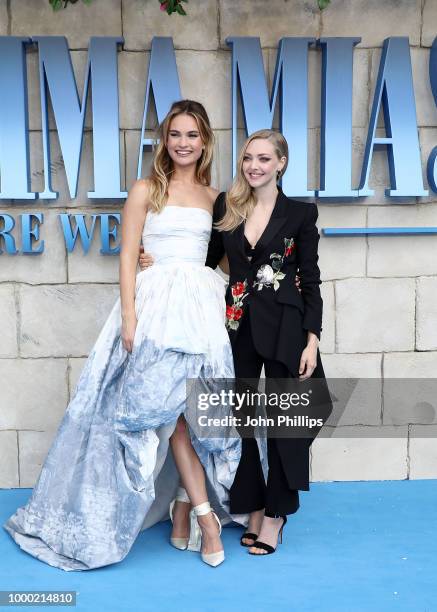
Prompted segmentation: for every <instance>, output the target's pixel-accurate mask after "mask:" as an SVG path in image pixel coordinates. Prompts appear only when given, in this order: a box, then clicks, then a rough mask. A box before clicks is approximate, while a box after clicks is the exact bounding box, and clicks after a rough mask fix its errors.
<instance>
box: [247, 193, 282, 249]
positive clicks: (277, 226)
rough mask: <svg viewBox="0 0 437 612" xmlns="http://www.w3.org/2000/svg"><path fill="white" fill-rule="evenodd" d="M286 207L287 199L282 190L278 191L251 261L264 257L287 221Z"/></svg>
mask: <svg viewBox="0 0 437 612" xmlns="http://www.w3.org/2000/svg"><path fill="white" fill-rule="evenodd" d="M287 206H288V198H287V196H285V195H284V193H283V192H282V190H281V189H279V193H278V196H277V198H276V202H275V207H274V209H273V211H272V215H271V217H270V219H269V222H268V223H267V226H266V228H265V230H264V232H263V233H262V234H261V237H260V239H259V240H258V242H257V243H256V247H255V249H254V251H253V261H256V260H258V259H260V258H261V257H262V256H263V255H264V253H265V251H266V249H267V248H268V246H269V244H270V242H271V241H272V240H273V238H274V237H275V236H276V234H278V233H279V231H280V230H281V228H282V226H283V225H284V224H285V222H286V221H287Z"/></svg>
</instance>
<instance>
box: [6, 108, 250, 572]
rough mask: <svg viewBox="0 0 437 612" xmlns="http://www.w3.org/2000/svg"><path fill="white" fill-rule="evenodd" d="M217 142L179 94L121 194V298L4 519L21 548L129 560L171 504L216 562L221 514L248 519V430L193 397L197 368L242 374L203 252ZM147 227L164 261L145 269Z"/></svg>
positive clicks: (59, 559) (51, 556)
mask: <svg viewBox="0 0 437 612" xmlns="http://www.w3.org/2000/svg"><path fill="white" fill-rule="evenodd" d="M212 143H213V134H212V130H211V128H210V126H209V121H208V117H207V114H206V112H205V110H204V108H203V107H202V106H201V105H200V104H198V103H196V102H192V101H188V100H185V101H180V102H177V103H175V104H173V106H172V108H171V110H170V112H169V114H168V115H167V117H166V119H165V120H164V122H163V123H162V125H161V126H160V143H159V145H158V147H157V150H156V153H155V157H154V164H153V168H152V172H151V175H150V177H149V178H148V179H146V180H139V181H136V183H135V184H134V186H133V187H132V189H131V190H130V192H129V197H128V198H127V200H126V203H125V205H124V209H123V223H122V239H121V244H122V248H121V254H120V298H118V299H117V301H116V303H115V305H114V307H113V309H112V311H111V313H110V314H109V317H108V318H107V320H106V322H105V324H104V326H103V328H102V330H101V332H100V334H99V336H98V338H97V341H96V343H95V344H94V346H93V348H92V350H91V352H90V354H89V357H88V359H87V361H86V363H85V366H84V368H83V371H82V373H81V375H80V378H79V381H78V384H77V387H76V389H75V392H74V395H73V396H72V398H71V401H70V403H69V405H68V407H67V410H66V413H65V415H64V417H63V419H62V421H61V424H60V426H59V429H58V431H57V433H56V436H55V438H54V441H53V444H52V446H51V448H50V450H49V453H48V455H47V457H46V460H45V462H44V465H43V467H42V469H41V472H40V475H39V478H38V481H37V483H36V485H35V487H34V490H33V492H32V495H31V497H30V499H29V501H28V502H27V504H26V505H25V506H24V507H21V508H18V509H17V511H16V512H15V513H14V514H13V515H12V516H11V517H10V518H9V519H8V521H7V522H6V523H5V524H4V528H5V529H6V530H7V531H8V532H9V534H10V535H11V536H12V538H13V539H14V540H15V541H16V543H17V544H18V545H19V546H20V547H21V548H22V549H23V550H25V551H26V552H28V553H29V554H31V555H33V556H35V557H37V558H38V559H40V560H42V561H44V562H46V563H48V564H50V565H53V566H55V567H59V568H62V569H64V570H67V571H68V570H88V569H93V568H97V567H101V566H104V565H108V564H111V563H116V562H118V561H121V560H122V559H123V558H124V557H125V556H126V554H127V553H128V552H129V550H130V548H131V547H132V544H133V543H134V541H135V539H136V537H137V535H138V533H139V532H140V531H141V530H142V529H145V528H147V527H149V526H151V525H153V524H155V523H156V522H158V521H161V520H165V519H167V518H168V516H169V510H170V515H171V517H172V520H173V532H172V536H171V542H172V544H173V545H174V546H176V547H177V548H181V549H186V548H188V549H190V550H200V549H201V553H202V559H203V560H204V561H205V562H206V563H208V564H209V565H213V566H216V565H218V564H219V563H221V562H222V561H223V559H224V553H223V547H222V544H221V541H220V531H221V526H220V522H221V523H223V524H224V523H226V522H230V521H231V520H236V521H237V522H242V523H243V524H245V523H246V522H247V517H246V516H236V515H234V516H231V515H229V489H230V487H231V485H232V483H233V480H234V476H235V473H236V469H237V466H238V462H239V459H240V455H241V439H240V438H239V437H238V434H237V432H236V431H235V430H234V429H233V428H231V427H222V428H216V429H214V434H213V436H212V435H211V432H209V435H208V431H205V432H203V431H202V428H199V421H198V412H197V407H196V405H195V402H194V403H193V402H188V401H187V384H186V383H187V379H196V380H198V381H204V382H205V388H209V389H210V390H211V384H212V383H211V381H210V380H208V379H211V378H216V379H220V378H222V379H230V378H232V377H233V375H234V369H233V361H232V350H231V346H230V343H229V338H228V334H227V331H226V328H225V301H224V292H225V281H224V280H223V279H222V278H221V277H220V276H219V275H218V274H217V273H216V272H214V271H213V270H212V269H211V268H208V267H206V266H205V258H206V254H207V249H208V242H209V238H210V233H211V226H212V216H211V212H212V206H213V202H214V200H215V198H216V195H217V192H216V191H215V190H213V189H212V188H211V187H209V183H210V173H211V161H212ZM141 238H142V243H143V245H144V247H145V250H147V251H148V252H150V253H152V255H153V257H154V260H155V265H154V266H153V267H151V268H148V269H146V270H144V271H142V272H140V273H139V274H137V275H136V270H137V259H138V244H139V242H140V240H141ZM208 385H209V387H208ZM231 414H232V411H231V408H230V407H228V406H226V405H221V406H219V407H216V408H214V407H211V406H210V407H209V408H208V416H210V417H211V416H225V415H231ZM170 447H171V451H170ZM181 483H183V485H184V487H183V488H182V487H181V486H180V485H181ZM175 496H176V500H175V499H174V498H175ZM208 498H210V499H211V501H212V502H213V505H214V507H215V509H216V511H217V513H218V515H219V517H220V520H219V519H218V518H217V515H215V514H214V513H212V512H211V508H210V505H209V502H208ZM172 500H173V502H172ZM170 502H172V503H171V505H170V508H169V504H170ZM189 513H190V514H189ZM145 559H146V558H145Z"/></svg>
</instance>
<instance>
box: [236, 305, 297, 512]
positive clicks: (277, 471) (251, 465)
mask: <svg viewBox="0 0 437 612" xmlns="http://www.w3.org/2000/svg"><path fill="white" fill-rule="evenodd" d="M249 311H250V308H249V309H247V311H246V313H245V315H244V319H243V321H242V323H241V331H240V334H239V337H238V340H237V342H236V343H235V345H234V347H233V352H234V363H235V367H236V370H235V375H236V377H237V381H238V384H239V389H238V390H239V391H240V392H241V391H242V390H243V388H242V382H243V380H244V379H247V378H249V379H251V382H253V380H252V379H259V377H260V374H261V369H262V366H263V365H264V370H265V374H266V377H278V378H287V377H288V376H290V373H289V372H288V371H287V368H286V367H285V366H284V364H282V363H280V362H277V361H270V360H264V359H263V358H262V357H261V355H259V354H258V353H257V351H256V349H255V346H254V344H253V340H252V334H251V329H250V321H249V319H250V312H249ZM249 414H250V415H251V416H253V414H252V410H251V409H250V408H249V407H247V408H246V409H245V410H244V409H243V417H244V418H245V417H246V415H249ZM240 416H241V414H240ZM282 442H283V440H281V439H277V438H267V460H268V464H269V472H268V478H267V484H266V482H265V480H264V474H263V471H262V467H261V461H260V456H259V451H258V444H257V442H256V439H255V438H247V437H243V439H242V456H241V460H240V463H239V465H238V469H237V473H236V475H235V479H234V483H233V485H232V487H231V490H230V512H231V513H233V514H245V513H248V512H253V511H255V510H261V509H262V508H265V512H266V513H267V514H268V515H270V516H284V515H286V514H293V513H294V512H297V510H298V508H299V492H298V491H297V489H292V488H290V486H289V484H288V481H287V476H286V473H285V470H284V467H283V465H282V460H281V455H280V452H279V450H278V444H279V445H281V443H282ZM287 442H288V440H287ZM295 468H296V469H298V470H299V471H301V470H302V471H304V472H305V473H306V472H307V471H308V452H307V456H306V467H305V465H303V464H302V463H301V464H300V465H296V466H295Z"/></svg>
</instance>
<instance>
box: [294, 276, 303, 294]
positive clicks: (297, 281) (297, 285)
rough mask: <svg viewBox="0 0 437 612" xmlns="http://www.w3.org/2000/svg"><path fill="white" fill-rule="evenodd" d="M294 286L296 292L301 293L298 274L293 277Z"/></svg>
mask: <svg viewBox="0 0 437 612" xmlns="http://www.w3.org/2000/svg"><path fill="white" fill-rule="evenodd" d="M294 284H295V285H296V287H297V290H298V291H299V293H302V289H301V288H300V276H299V274H296V276H295V277H294Z"/></svg>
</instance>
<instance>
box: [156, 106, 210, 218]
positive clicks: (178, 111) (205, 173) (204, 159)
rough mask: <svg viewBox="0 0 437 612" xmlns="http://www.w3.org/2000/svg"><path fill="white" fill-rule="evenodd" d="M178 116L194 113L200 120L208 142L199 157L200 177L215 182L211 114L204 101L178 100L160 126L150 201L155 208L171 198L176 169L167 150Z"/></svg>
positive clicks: (200, 126) (203, 139)
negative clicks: (170, 192) (171, 181)
mask: <svg viewBox="0 0 437 612" xmlns="http://www.w3.org/2000/svg"><path fill="white" fill-rule="evenodd" d="M178 115H191V116H192V117H194V119H195V120H196V123H197V126H198V128H199V133H200V137H201V139H202V142H203V144H204V147H205V148H204V149H203V152H202V155H201V157H200V158H199V159H198V160H197V166H196V180H197V181H198V182H199V183H200V184H201V185H205V186H209V185H210V184H211V165H212V156H213V148H214V133H213V131H212V129H211V125H210V122H209V117H208V114H207V112H206V110H205V108H204V106H203V105H202V104H200V102H195V101H194V100H178V101H177V102H174V103H173V104H172V106H171V108H170V110H169V112H168V113H167V115H166V116H165V118H164V120H163V121H162V123H161V124H160V125H159V127H158V130H157V134H156V143H155V145H154V153H155V154H154V157H153V164H152V168H151V171H150V175H149V180H148V182H149V201H150V205H151V208H152V210H154V211H155V212H160V211H161V210H162V209H163V208H164V206H165V203H166V201H167V198H168V185H169V182H170V178H171V175H172V173H173V171H174V168H173V160H172V159H171V157H170V155H169V153H168V151H167V146H166V143H167V137H168V131H169V128H170V124H171V121H172V119H173V118H174V117H177V116H178Z"/></svg>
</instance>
